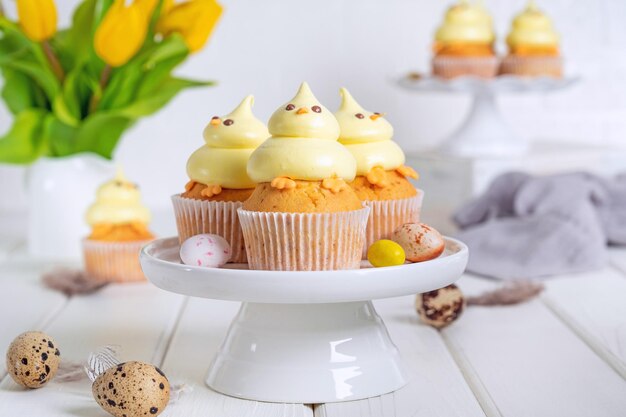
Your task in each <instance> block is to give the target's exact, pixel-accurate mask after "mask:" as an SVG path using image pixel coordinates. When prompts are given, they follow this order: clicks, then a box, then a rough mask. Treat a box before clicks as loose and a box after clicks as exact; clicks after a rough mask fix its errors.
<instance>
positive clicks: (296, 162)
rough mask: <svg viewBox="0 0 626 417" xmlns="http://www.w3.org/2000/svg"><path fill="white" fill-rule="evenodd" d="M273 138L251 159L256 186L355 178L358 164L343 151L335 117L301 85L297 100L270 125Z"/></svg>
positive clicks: (286, 104) (283, 109)
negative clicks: (284, 181) (275, 181)
mask: <svg viewBox="0 0 626 417" xmlns="http://www.w3.org/2000/svg"><path fill="white" fill-rule="evenodd" d="M268 126H269V131H270V133H271V134H272V136H271V137H270V138H269V139H268V140H266V141H265V142H263V144H261V146H259V147H258V148H257V149H256V150H255V151H254V152H253V153H252V155H251V156H250V160H249V161H248V175H249V176H250V178H252V179H253V180H254V181H255V182H259V183H260V182H271V181H272V180H273V179H274V178H276V177H289V178H291V179H294V180H304V181H320V180H323V179H325V178H333V177H337V178H343V179H345V180H347V181H351V180H353V179H354V177H355V172H356V162H355V160H354V158H353V157H352V155H351V154H350V152H348V150H347V149H346V148H345V147H343V146H342V145H341V144H340V143H339V142H337V138H338V137H339V125H338V123H337V120H336V119H335V117H334V116H333V114H332V113H331V112H330V111H329V110H328V109H327V108H326V107H324V106H322V105H321V104H320V102H319V101H318V100H317V98H315V96H314V95H313V92H312V91H311V89H310V88H309V86H308V84H307V83H302V85H301V86H300V89H299V90H298V92H297V94H296V95H295V97H294V98H292V99H291V100H289V101H288V102H287V103H285V104H283V105H282V106H281V107H280V108H279V109H278V110H276V111H275V112H274V114H273V115H272V117H271V118H270V121H269V123H268Z"/></svg>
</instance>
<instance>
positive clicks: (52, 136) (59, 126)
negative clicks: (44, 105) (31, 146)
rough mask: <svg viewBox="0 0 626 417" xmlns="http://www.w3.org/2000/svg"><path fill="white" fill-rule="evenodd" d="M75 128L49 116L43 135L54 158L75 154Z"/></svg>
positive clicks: (76, 129)
mask: <svg viewBox="0 0 626 417" xmlns="http://www.w3.org/2000/svg"><path fill="white" fill-rule="evenodd" d="M77 131H78V128H77V127H74V126H70V125H68V124H66V123H63V121H61V120H60V119H59V118H57V117H55V116H54V115H52V114H49V115H48V117H47V118H46V120H45V122H44V126H43V135H44V138H45V140H46V143H48V147H49V148H50V154H51V155H52V156H55V157H61V156H68V155H72V154H74V153H76V152H77V151H76V133H77Z"/></svg>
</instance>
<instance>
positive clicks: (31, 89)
mask: <svg viewBox="0 0 626 417" xmlns="http://www.w3.org/2000/svg"><path fill="white" fill-rule="evenodd" d="M2 76H3V78H4V86H3V87H2V98H3V99H4V101H5V103H6V104H7V107H8V108H9V110H10V111H11V113H13V114H18V113H21V112H22V111H24V110H26V109H29V108H32V107H39V108H45V106H46V98H45V96H44V94H43V91H41V89H40V88H39V87H38V86H37V85H36V84H34V83H32V81H31V79H30V78H29V77H28V76H26V75H24V74H23V73H21V72H19V71H15V70H12V69H10V68H4V69H3V70H2Z"/></svg>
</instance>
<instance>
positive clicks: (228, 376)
mask: <svg viewBox="0 0 626 417" xmlns="http://www.w3.org/2000/svg"><path fill="white" fill-rule="evenodd" d="M178 250H179V246H178V238H167V239H158V240H156V241H154V242H152V243H150V244H148V245H147V246H145V247H144V248H143V250H142V251H141V255H140V259H141V266H142V268H143V271H144V273H145V274H146V276H147V277H148V279H149V280H150V281H151V282H152V283H153V284H155V285H156V286H157V287H160V288H162V289H164V290H167V291H172V292H175V293H179V294H185V295H191V296H195V297H204V298H213V299H219V300H236V301H242V302H243V303H242V305H241V309H240V310H239V313H238V314H237V316H236V317H235V319H234V320H233V322H232V324H231V326H230V329H229V330H228V333H227V335H226V338H225V340H224V342H223V344H222V346H221V348H220V350H219V352H218V353H217V355H216V357H215V358H214V359H213V362H212V364H211V366H210V369H209V374H208V377H207V380H206V382H207V384H208V385H209V387H211V388H212V389H214V390H216V391H218V392H221V393H223V394H226V395H230V396H234V397H239V398H244V399H250V400H257V401H270V402H284V403H304V404H313V403H326V402H336V401H347V400H356V399H362V398H367V397H372V396H377V395H382V394H385V393H388V392H392V391H395V390H397V389H398V388H400V387H402V386H403V385H404V384H406V372H405V368H404V366H403V364H402V362H401V360H400V356H399V354H398V350H397V348H396V347H395V345H394V344H393V342H392V341H391V339H390V338H389V334H388V333H387V329H386V328H385V325H384V323H383V321H382V319H381V318H380V317H379V316H378V314H377V313H376V310H375V309H374V306H373V305H372V302H371V301H370V300H372V299H378V298H387V297H395V296H400V295H408V294H415V293H421V292H425V291H431V290H434V289H437V288H441V287H444V286H446V285H449V284H451V283H453V282H454V281H456V280H457V279H458V278H459V277H460V276H461V274H462V273H463V271H464V269H465V266H466V264H467V257H468V250H467V247H466V246H465V245H464V244H463V243H461V242H459V241H457V240H454V239H450V238H447V239H446V250H445V252H444V253H443V254H442V255H441V256H440V257H439V258H437V259H434V260H431V261H427V262H422V263H416V264H406V265H402V266H396V267H387V268H371V267H367V266H365V265H363V267H362V268H361V269H357V270H349V271H311V272H304V271H302V272H285V271H282V272H278V271H252V270H248V269H246V265H243V264H239V265H229V266H228V268H202V267H197V266H189V265H182V264H181V263H180V258H179V255H178ZM364 264H366V262H364ZM368 265H369V264H368ZM205 319H206V318H202V317H198V320H205Z"/></svg>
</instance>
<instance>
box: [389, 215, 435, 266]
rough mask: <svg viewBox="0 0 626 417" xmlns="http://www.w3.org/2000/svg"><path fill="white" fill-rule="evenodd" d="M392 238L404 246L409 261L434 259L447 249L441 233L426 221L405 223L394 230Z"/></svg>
mask: <svg viewBox="0 0 626 417" xmlns="http://www.w3.org/2000/svg"><path fill="white" fill-rule="evenodd" d="M391 240H393V241H394V242H396V243H398V244H400V246H402V249H404V252H405V254H406V260H407V261H409V262H423V261H428V260H430V259H434V258H436V257H438V256H439V255H441V254H442V253H443V250H444V249H445V242H444V240H443V237H442V236H441V234H440V233H439V232H438V231H437V230H435V229H434V228H432V227H430V226H428V225H426V224H424V223H405V224H403V225H402V226H400V227H398V228H397V229H396V231H395V232H393V235H392V236H391Z"/></svg>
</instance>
